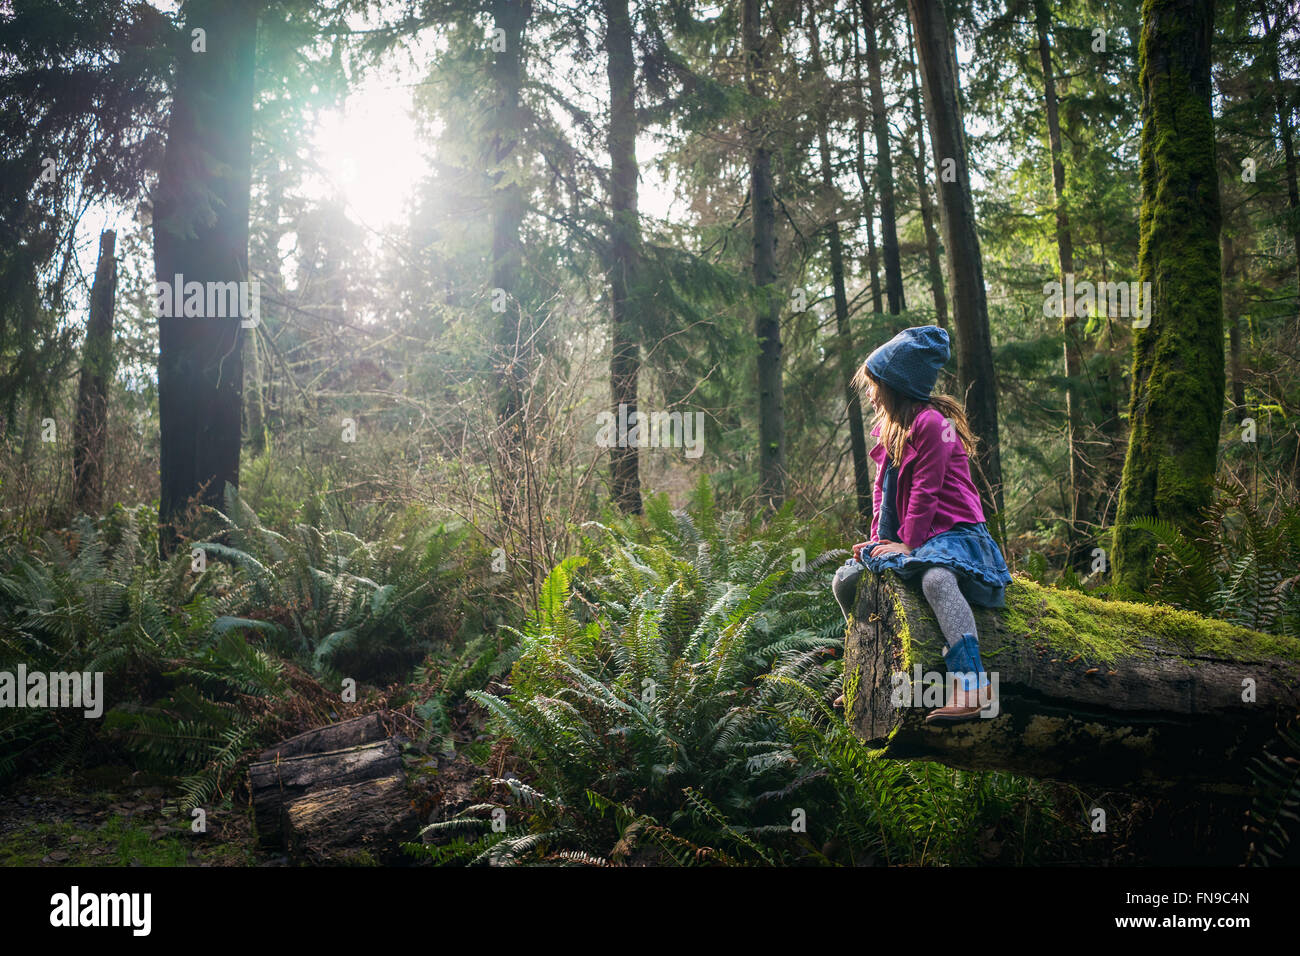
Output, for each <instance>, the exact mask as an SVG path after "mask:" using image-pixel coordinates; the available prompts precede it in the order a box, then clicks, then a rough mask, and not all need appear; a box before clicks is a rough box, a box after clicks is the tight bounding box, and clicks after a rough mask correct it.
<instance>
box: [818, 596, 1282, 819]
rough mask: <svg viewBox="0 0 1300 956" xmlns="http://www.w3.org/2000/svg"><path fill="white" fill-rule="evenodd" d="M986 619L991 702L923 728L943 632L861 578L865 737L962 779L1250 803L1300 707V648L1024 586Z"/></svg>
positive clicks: (981, 615) (914, 604) (854, 715)
mask: <svg viewBox="0 0 1300 956" xmlns="http://www.w3.org/2000/svg"><path fill="white" fill-rule="evenodd" d="M975 616H976V622H977V626H978V629H979V639H980V649H981V656H982V658H983V662H984V668H985V671H986V672H987V673H988V675H989V677H990V680H992V681H994V682H995V687H996V695H995V700H996V706H994V705H990V706H989V708H988V714H989V716H988V717H986V718H985V717H981V718H979V719H976V720H972V721H969V722H967V723H964V724H960V725H956V726H952V725H950V726H940V725H926V723H925V714H926V713H927V712H928V711H929V710H930V708H931V707H932V706H934V705H935V703H936V701H935V699H934V697H935V695H938V694H940V693H942V691H941V686H942V681H943V677H942V675H943V673H944V667H943V656H942V655H943V648H944V646H945V642H944V639H943V635H942V633H941V632H940V631H939V626H938V623H937V622H936V621H935V619H934V615H933V614H932V613H931V611H930V608H929V605H928V604H927V603H926V601H925V598H924V597H923V596H922V594H921V593H920V591H919V589H915V588H913V587H911V586H908V585H904V584H902V583H901V582H899V580H898V578H897V576H895V575H894V574H892V573H886V574H885V575H875V574H871V573H870V572H867V573H866V574H864V575H863V580H862V583H861V584H860V586H859V593H858V602H857V606H856V613H855V614H854V616H853V619H852V620H851V621H850V624H849V628H848V632H847V635H846V638H845V648H844V651H845V653H844V688H845V692H844V697H845V713H846V715H847V716H848V718H849V720H850V722H851V723H852V726H853V729H854V731H855V733H856V734H857V735H858V736H859V737H861V738H862V739H863V740H865V741H867V742H869V743H874V744H879V745H880V746H882V747H883V748H884V751H885V755H886V756H889V757H899V758H922V759H934V760H938V761H940V762H942V763H945V764H948V765H950V766H954V767H962V768H969V769H989V770H1009V771H1014V772H1017V773H1024V774H1028V775H1031V776H1037V777H1043V778H1047V779H1053V780H1062V781H1067V782H1073V783H1078V784H1085V785H1091V786H1100V787H1107V788H1110V787H1114V788H1119V789H1128V790H1132V789H1135V788H1139V787H1140V788H1143V789H1150V790H1160V791H1173V790H1186V791H1188V792H1192V791H1199V792H1206V793H1222V794H1231V795H1239V794H1241V793H1243V792H1246V791H1247V790H1248V789H1249V788H1250V783H1251V778H1250V776H1249V774H1248V770H1247V764H1248V761H1249V760H1250V758H1251V757H1253V756H1255V755H1256V754H1257V753H1258V752H1259V749H1260V747H1261V746H1262V745H1263V744H1264V743H1265V742H1266V741H1267V740H1268V739H1269V738H1270V737H1271V736H1272V735H1273V734H1274V732H1275V725H1276V724H1277V722H1278V721H1279V720H1282V719H1285V718H1286V717H1289V716H1291V715H1293V714H1295V712H1296V710H1297V708H1300V641H1297V640H1295V639H1293V638H1284V637H1275V636H1270V635H1266V634H1259V633H1256V632H1254V631H1248V630H1245V629H1244V628H1240V627H1235V626H1233V625H1231V624H1226V623H1224V622H1222V621H1216V620H1210V619H1207V618H1202V617H1198V616H1196V615H1195V614H1191V613H1189V612H1186V611H1176V610H1173V609H1172V608H1168V607H1162V606H1151V605H1145V604H1130V603H1126V602H1121V601H1101V600H1098V599H1096V598H1093V597H1090V596H1088V595H1086V594H1082V593H1080V592H1077V591H1068V590H1057V589H1055V588H1045V587H1039V586H1037V585H1035V584H1033V583H1031V582H1029V581H1026V580H1023V579H1020V578H1017V579H1016V580H1015V581H1013V582H1012V584H1011V585H1010V586H1009V587H1008V588H1007V607H1006V608H1005V609H1002V610H997V611H991V610H976V615H975ZM927 695H929V697H927Z"/></svg>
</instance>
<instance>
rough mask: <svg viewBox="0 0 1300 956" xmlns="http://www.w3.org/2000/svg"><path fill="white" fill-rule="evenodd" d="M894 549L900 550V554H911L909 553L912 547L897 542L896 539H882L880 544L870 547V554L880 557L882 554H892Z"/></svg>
mask: <svg viewBox="0 0 1300 956" xmlns="http://www.w3.org/2000/svg"><path fill="white" fill-rule="evenodd" d="M895 551H898V552H900V553H902V554H911V553H912V549H911V548H909V547H908V546H907V545H905V544H903V543H901V542H898V541H883V542H881V543H880V544H878V545H876V546H875V547H874V548H872V549H871V556H872V557H873V558H878V557H880V556H881V555H882V554H892V553H893V552H895Z"/></svg>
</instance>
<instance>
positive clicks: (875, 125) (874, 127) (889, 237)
mask: <svg viewBox="0 0 1300 956" xmlns="http://www.w3.org/2000/svg"><path fill="white" fill-rule="evenodd" d="M862 32H863V35H864V36H865V37H866V41H867V84H868V85H869V87H870V89H871V132H872V135H874V136H875V139H876V191H877V193H878V194H879V196H880V246H881V252H882V253H883V257H884V260H885V298H886V300H887V301H888V302H889V311H890V314H891V315H898V314H899V313H900V312H902V311H903V310H904V309H906V308H907V301H906V299H905V298H904V295H903V266H902V263H901V261H900V258H899V251H898V217H897V212H896V210H895V205H894V160H893V156H892V155H891V154H890V151H889V112H888V110H887V109H886V106H885V92H884V87H883V85H882V83H881V79H880V48H879V46H878V37H877V25H876V9H875V3H874V0H862Z"/></svg>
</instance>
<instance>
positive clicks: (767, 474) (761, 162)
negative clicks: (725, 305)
mask: <svg viewBox="0 0 1300 956" xmlns="http://www.w3.org/2000/svg"><path fill="white" fill-rule="evenodd" d="M741 21H742V22H741V39H742V45H743V48H744V54H745V85H746V89H747V91H748V93H749V96H750V99H751V101H752V102H753V103H754V104H755V108H756V110H757V113H756V115H755V116H754V117H753V119H751V126H750V129H749V131H748V138H749V193H750V208H751V211H752V218H753V224H754V228H753V239H754V253H753V278H754V286H755V287H756V290H757V292H758V309H757V312H756V315H755V321H754V335H755V337H756V338H757V340H758V496H759V499H760V500H761V501H763V502H764V504H765V505H766V506H767V507H768V508H769V509H772V510H775V509H776V508H779V507H780V506H781V504H782V503H783V502H784V501H785V480H786V466H785V392H784V383H783V381H782V372H783V362H782V356H781V313H780V304H779V301H778V297H777V290H776V280H777V272H776V197H775V191H774V187H773V182H772V151H771V149H770V148H769V146H768V145H767V129H766V126H767V122H768V118H767V116H768V114H767V110H766V109H765V108H763V107H764V106H765V105H766V103H767V100H768V99H769V93H768V85H769V82H770V80H769V77H768V70H769V62H768V59H769V58H768V55H767V48H768V45H769V43H770V42H771V38H770V37H765V36H764V35H763V33H762V26H761V23H760V19H759V2H758V0H743V3H742V7H741ZM759 104H762V105H759Z"/></svg>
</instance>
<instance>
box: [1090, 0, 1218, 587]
mask: <svg viewBox="0 0 1300 956" xmlns="http://www.w3.org/2000/svg"><path fill="white" fill-rule="evenodd" d="M1213 28H1214V4H1213V2H1212V0H1147V3H1146V4H1145V5H1144V7H1143V16H1142V42H1141V46H1140V56H1139V61H1140V70H1141V82H1142V146H1141V154H1140V155H1141V178H1142V216H1141V229H1140V248H1141V252H1140V257H1139V273H1138V274H1139V279H1140V281H1142V282H1149V283H1150V286H1149V288H1150V289H1151V294H1152V300H1151V324H1150V326H1149V327H1148V328H1139V329H1134V360H1133V393H1132V398H1131V400H1130V404H1129V422H1130V431H1129V445H1128V453H1127V456H1126V458H1125V461H1124V475H1123V479H1122V481H1121V484H1120V493H1119V506H1118V508H1117V513H1116V518H1115V520H1116V528H1115V545H1114V556H1113V568H1114V572H1115V577H1116V579H1117V580H1118V581H1119V582H1120V583H1121V584H1123V585H1124V586H1126V587H1130V588H1134V589H1137V590H1142V589H1144V588H1145V587H1146V583H1147V579H1148V576H1149V574H1150V569H1151V560H1152V558H1153V557H1154V548H1155V545H1154V542H1153V540H1152V539H1151V537H1150V536H1149V535H1147V534H1146V533H1145V532H1142V531H1139V530H1136V529H1133V528H1131V527H1129V523H1130V522H1131V521H1132V520H1133V519H1134V518H1137V517H1139V516H1143V515H1154V516H1156V517H1159V518H1163V519H1165V520H1166V521H1169V522H1172V523H1173V524H1175V525H1179V526H1181V527H1183V528H1184V529H1186V530H1188V531H1189V532H1192V531H1193V530H1194V529H1195V522H1196V519H1197V518H1198V517H1199V515H1200V513H1201V511H1202V509H1203V508H1205V507H1206V506H1208V505H1209V504H1210V502H1211V501H1212V499H1213V491H1214V472H1215V460H1216V455H1217V452H1218V446H1219V424H1220V418H1221V416H1222V412H1223V394H1224V384H1225V383H1224V369H1223V365H1224V362H1223V301H1222V297H1221V294H1222V292H1221V289H1220V274H1219V270H1220V251H1219V222H1220V220H1219V216H1220V213H1219V179H1218V170H1217V168H1216V166H1215V143H1214V118H1213V115H1212V113H1211V108H1210V93H1211V86H1210V38H1211V33H1212V31H1213Z"/></svg>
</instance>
